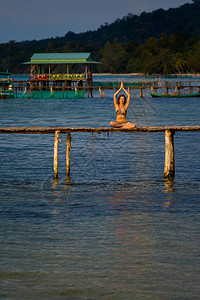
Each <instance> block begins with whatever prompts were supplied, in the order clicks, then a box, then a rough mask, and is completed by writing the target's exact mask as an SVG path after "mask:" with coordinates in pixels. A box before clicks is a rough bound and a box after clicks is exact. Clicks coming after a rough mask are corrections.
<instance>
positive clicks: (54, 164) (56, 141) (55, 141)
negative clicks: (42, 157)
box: [53, 130, 60, 178]
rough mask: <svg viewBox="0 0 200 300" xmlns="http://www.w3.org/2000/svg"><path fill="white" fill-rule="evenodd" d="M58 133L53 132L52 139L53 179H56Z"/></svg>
mask: <svg viewBox="0 0 200 300" xmlns="http://www.w3.org/2000/svg"><path fill="white" fill-rule="evenodd" d="M59 138H60V131H59V130H56V131H55V139H54V158H53V172H54V178H58V145H59Z"/></svg>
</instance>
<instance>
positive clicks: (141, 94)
mask: <svg viewBox="0 0 200 300" xmlns="http://www.w3.org/2000/svg"><path fill="white" fill-rule="evenodd" d="M140 98H143V88H142V87H140Z"/></svg>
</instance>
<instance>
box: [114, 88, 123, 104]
mask: <svg viewBox="0 0 200 300" xmlns="http://www.w3.org/2000/svg"><path fill="white" fill-rule="evenodd" d="M122 89H123V82H121V85H120V88H119V90H117V91H116V93H114V106H115V107H116V105H118V104H117V95H118V93H119V92H120V91H121V90H122Z"/></svg>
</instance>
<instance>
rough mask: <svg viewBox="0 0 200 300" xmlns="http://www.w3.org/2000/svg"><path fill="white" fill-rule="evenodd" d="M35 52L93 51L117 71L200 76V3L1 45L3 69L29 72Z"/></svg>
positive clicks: (105, 68) (107, 69)
mask: <svg viewBox="0 0 200 300" xmlns="http://www.w3.org/2000/svg"><path fill="white" fill-rule="evenodd" d="M35 52H91V53H92V57H93V59H95V60H98V61H101V62H102V64H101V65H99V66H98V67H95V68H96V69H95V71H99V72H111V73H135V72H142V73H159V74H160V73H165V74H167V73H186V72H192V73H198V72H200V59H199V58H200V0H193V3H191V4H189V3H188V4H184V5H182V6H180V7H178V8H170V9H168V10H164V9H158V10H155V11H153V12H151V13H146V12H143V13H142V14H140V15H139V16H137V15H133V14H128V15H127V16H125V17H124V18H122V19H117V20H116V21H114V22H113V23H111V24H108V23H105V24H104V25H102V26H100V27H99V28H98V29H97V30H94V31H87V32H85V33H79V34H75V33H74V32H71V31H70V32H68V33H66V35H65V36H63V37H56V38H49V39H43V40H39V41H37V40H33V41H23V42H15V41H10V42H8V43H4V44H0V71H7V70H8V71H9V72H12V73H28V68H27V66H25V65H23V64H22V63H23V62H25V61H28V60H29V59H30V57H31V56H32V54H33V53H35Z"/></svg>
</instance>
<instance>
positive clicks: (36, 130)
mask: <svg viewBox="0 0 200 300" xmlns="http://www.w3.org/2000/svg"><path fill="white" fill-rule="evenodd" d="M176 131H179V132H196V131H200V125H196V126H146V127H138V128H134V129H116V128H107V127H99V128H91V127H0V134H55V139H54V165H53V168H54V178H57V177H58V149H59V138H60V134H61V133H67V148H66V175H67V176H69V175H70V150H71V133H75V132H85V133H89V132H90V133H92V136H93V134H94V133H102V132H107V133H110V132H112V133H114V132H121V133H122V132H123V133H125V132H127V133H137V132H140V133H151V132H152V133H153V132H165V166H164V178H170V177H171V178H173V177H174V176H175V156H174V134H175V132H176Z"/></svg>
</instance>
